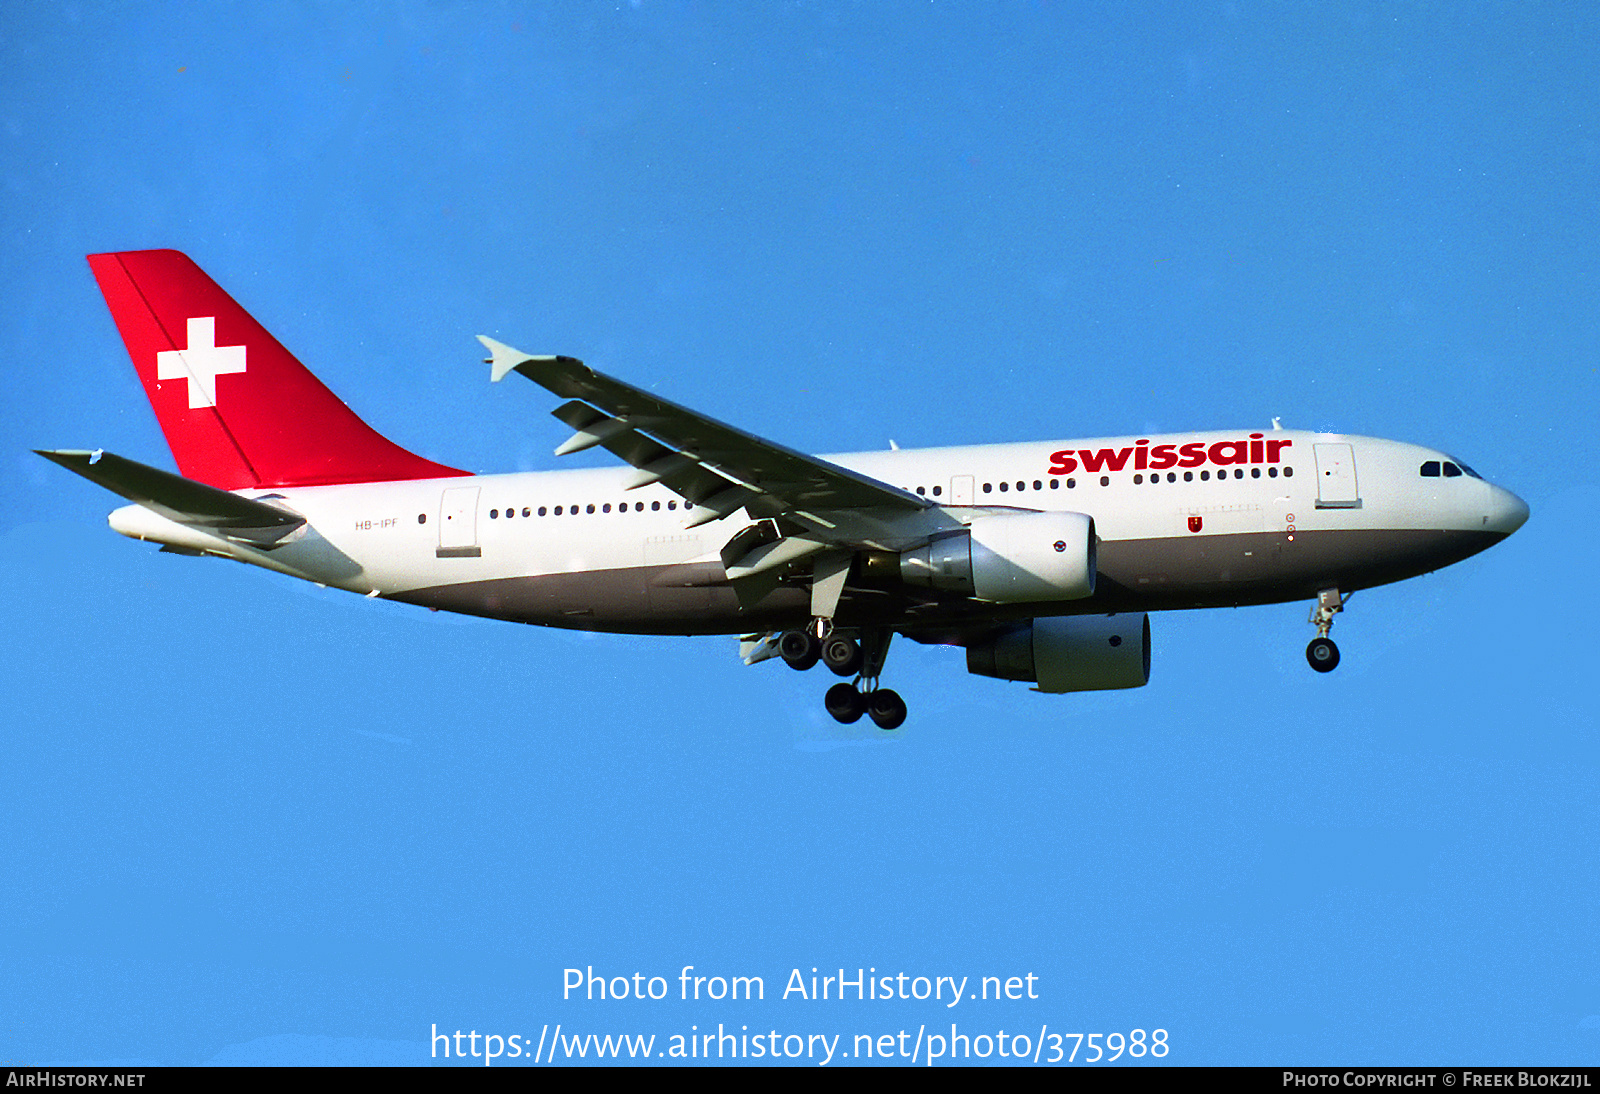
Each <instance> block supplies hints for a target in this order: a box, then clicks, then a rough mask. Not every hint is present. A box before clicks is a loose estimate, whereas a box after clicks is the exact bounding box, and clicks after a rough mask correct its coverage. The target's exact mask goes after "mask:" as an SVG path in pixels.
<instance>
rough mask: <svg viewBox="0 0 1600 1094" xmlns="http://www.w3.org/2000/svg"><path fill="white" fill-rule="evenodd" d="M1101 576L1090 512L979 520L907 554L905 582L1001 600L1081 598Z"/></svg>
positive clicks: (902, 562)
mask: <svg viewBox="0 0 1600 1094" xmlns="http://www.w3.org/2000/svg"><path fill="white" fill-rule="evenodd" d="M1094 576H1095V535H1094V518H1093V517H1091V516H1089V515H1088V514H1086V513H1006V514H1001V515H998V516H988V517H979V518H978V519H977V520H974V521H973V522H972V523H971V524H970V525H969V526H968V528H967V530H966V531H965V532H957V533H956V534H955V535H950V536H944V537H942V538H940V539H936V540H934V541H933V542H932V543H929V544H927V545H926V546H923V547H918V548H916V549H914V550H910V551H906V552H904V553H903V554H901V556H900V578H901V580H903V581H905V582H907V583H909V584H912V585H926V586H929V587H931V588H935V589H946V590H949V591H951V592H961V593H966V594H967V595H969V596H975V597H977V598H978V599H979V600H987V601H991V602H992V603H996V604H1026V603H1031V602H1034V601H1040V600H1081V599H1083V598H1084V597H1086V596H1093V595H1094Z"/></svg>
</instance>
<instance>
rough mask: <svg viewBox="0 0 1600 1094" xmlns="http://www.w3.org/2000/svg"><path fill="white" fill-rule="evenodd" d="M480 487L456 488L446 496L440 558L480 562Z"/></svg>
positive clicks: (442, 504)
mask: <svg viewBox="0 0 1600 1094" xmlns="http://www.w3.org/2000/svg"><path fill="white" fill-rule="evenodd" d="M478 489H479V488H478V487H476V486H456V487H452V488H451V489H449V490H446V491H445V492H444V497H443V499H442V500H441V501H440V503H439V549H438V551H437V552H435V553H436V554H437V555H438V556H439V557H440V558H477V557H478V556H479V555H481V554H482V553H483V552H482V551H481V550H479V548H478Z"/></svg>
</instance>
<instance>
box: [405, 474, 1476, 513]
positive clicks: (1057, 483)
mask: <svg viewBox="0 0 1600 1094" xmlns="http://www.w3.org/2000/svg"><path fill="white" fill-rule="evenodd" d="M1430 466H1431V467H1432V468H1433V470H1432V471H1429V470H1428V468H1429V467H1430ZM1444 466H1445V474H1446V475H1447V476H1455V475H1459V474H1461V471H1460V469H1459V468H1457V467H1456V465H1455V464H1453V463H1447V464H1445V465H1444ZM1422 473H1423V474H1424V475H1438V474H1439V465H1438V463H1437V462H1430V463H1425V464H1423V465H1422ZM1293 474H1294V468H1292V467H1285V468H1284V469H1283V475H1284V478H1289V477H1290V476H1292V475H1293ZM1227 477H1228V472H1227V471H1225V470H1224V471H1218V472H1217V479H1218V481H1221V480H1223V479H1226V478H1227ZM1233 477H1234V478H1236V479H1242V478H1244V469H1243V468H1240V467H1236V468H1234V469H1233ZM1250 477H1251V478H1253V479H1259V478H1260V477H1261V468H1259V467H1252V468H1251V469H1250ZM1267 477H1268V478H1274V479H1275V478H1277V477H1278V469H1277V468H1276V467H1269V468H1267ZM1194 479H1195V473H1194V472H1193V471H1185V472H1184V473H1183V481H1184V482H1193V481H1194ZM1210 479H1211V472H1210V471H1202V472H1200V481H1201V482H1209V481H1210ZM1045 481H1046V480H1043V479H1034V480H1033V489H1035V490H1044V489H1045V488H1046V487H1045ZM1048 481H1049V483H1050V485H1049V489H1051V490H1059V489H1061V483H1062V480H1061V479H1054V478H1053V479H1049V480H1048ZM1065 481H1066V484H1067V489H1068V490H1074V489H1076V488H1077V486H1078V480H1077V479H1076V478H1069V479H1067V480H1065ZM1150 481H1151V483H1158V482H1160V481H1161V475H1160V474H1159V473H1156V472H1152V473H1151V474H1150ZM1167 481H1168V482H1177V481H1178V473H1177V472H1176V471H1168V472H1167ZM1143 483H1144V476H1143V475H1134V476H1133V484H1134V485H1135V486H1140V485H1143ZM996 485H997V484H995V483H992V482H986V483H984V484H983V492H984V493H985V494H992V493H994V491H995V488H996ZM1028 485H1029V484H1028V482H1027V480H1026V479H1019V480H1017V483H1016V489H1017V490H1018V491H1019V492H1020V491H1024V490H1027V489H1028ZM1100 485H1101V486H1110V485H1111V476H1110V475H1101V476H1100ZM998 487H999V490H1000V493H1002V494H1005V493H1009V492H1010V491H1011V489H1012V484H1011V483H1010V482H1002V483H999V484H998ZM916 490H917V493H918V494H921V495H923V496H924V497H926V496H927V495H929V494H932V496H933V497H936V498H937V497H940V496H942V495H943V493H944V488H943V487H940V486H935V487H933V488H932V489H931V490H930V489H929V488H927V487H924V486H919V487H917V488H916ZM666 507H667V508H668V509H677V508H678V503H677V502H676V501H669V502H667V503H666ZM612 508H613V507H612V504H611V503H610V502H601V503H600V505H599V506H596V505H594V504H593V503H590V504H587V505H583V504H579V505H567V506H562V505H557V506H554V507H550V506H544V505H541V506H539V507H538V508H537V509H536V508H534V507H533V506H531V505H524V506H523V507H522V515H523V516H524V517H535V516H539V517H543V516H557V517H559V516H562V515H563V514H565V515H568V516H574V517H575V516H578V515H579V514H580V513H594V512H596V511H598V512H600V513H609V512H611V511H612ZM615 508H616V511H617V512H618V513H626V512H629V511H630V510H629V509H628V503H627V502H625V501H624V502H619V503H618V504H617V505H616V506H615ZM683 508H684V510H685V511H688V510H689V509H690V508H692V507H691V506H690V505H689V503H688V502H684V503H683ZM650 510H651V512H660V510H661V502H659V501H652V502H651V503H650ZM631 511H632V512H635V513H642V512H644V511H645V503H644V502H642V501H636V502H634V503H633V509H632V510H631ZM516 516H517V509H516V507H515V506H513V507H510V508H507V509H505V510H501V509H491V510H489V519H490V520H500V519H501V518H502V517H504V519H506V520H512V519H515V517H516ZM427 519H428V518H427V516H426V515H425V514H421V513H419V514H418V515H417V523H418V524H425V523H427Z"/></svg>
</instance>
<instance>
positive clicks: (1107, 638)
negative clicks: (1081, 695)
mask: <svg viewBox="0 0 1600 1094" xmlns="http://www.w3.org/2000/svg"><path fill="white" fill-rule="evenodd" d="M967 671H968V672H971V673H976V674H977V675H979V676H997V677H999V678H1000V679H1002V680H1021V681H1024V682H1025V683H1029V684H1035V683H1036V684H1038V685H1039V690H1040V691H1048V692H1062V691H1105V690H1108V689H1111V688H1142V687H1144V686H1145V684H1147V683H1149V682H1150V617H1149V616H1148V615H1146V614H1145V613H1143V612H1139V613H1137V614H1134V613H1131V612H1129V613H1123V614H1121V615H1068V616H1056V617H1053V618H1048V619H1035V620H1033V621H1032V622H1029V623H1024V624H1023V625H1022V626H1020V627H1018V628H1016V629H1015V630H1011V631H1007V632H1006V633H1004V634H1002V635H1000V636H999V637H997V638H992V639H990V640H989V641H987V642H981V643H978V644H976V645H971V646H968V647H967Z"/></svg>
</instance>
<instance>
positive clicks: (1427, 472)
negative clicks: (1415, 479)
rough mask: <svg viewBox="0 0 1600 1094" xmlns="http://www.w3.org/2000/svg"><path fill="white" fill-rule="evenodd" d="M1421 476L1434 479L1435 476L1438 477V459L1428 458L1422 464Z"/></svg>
mask: <svg viewBox="0 0 1600 1094" xmlns="http://www.w3.org/2000/svg"><path fill="white" fill-rule="evenodd" d="M1422 477H1423V478H1425V479H1436V478H1438V477H1439V461H1438V460H1429V461H1428V462H1427V463H1425V464H1423V465H1422Z"/></svg>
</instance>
